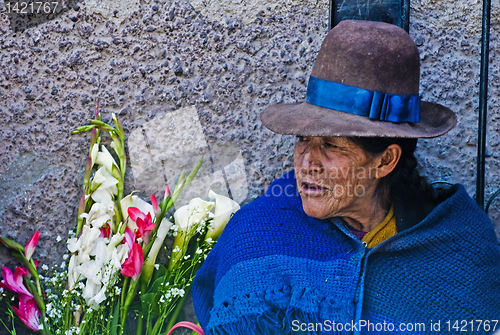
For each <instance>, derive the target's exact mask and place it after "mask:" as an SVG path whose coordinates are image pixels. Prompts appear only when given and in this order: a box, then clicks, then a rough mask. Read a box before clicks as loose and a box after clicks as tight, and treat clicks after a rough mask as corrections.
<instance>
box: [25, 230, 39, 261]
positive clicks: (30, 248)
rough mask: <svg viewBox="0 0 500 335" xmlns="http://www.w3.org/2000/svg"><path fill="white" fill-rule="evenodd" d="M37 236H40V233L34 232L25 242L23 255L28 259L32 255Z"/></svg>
mask: <svg viewBox="0 0 500 335" xmlns="http://www.w3.org/2000/svg"><path fill="white" fill-rule="evenodd" d="M39 238H40V233H39V232H35V233H34V234H33V236H31V239H30V240H29V241H28V243H26V245H25V246H24V256H25V257H26V258H27V259H30V258H31V256H33V253H34V252H35V248H36V245H37V243H38V239H39Z"/></svg>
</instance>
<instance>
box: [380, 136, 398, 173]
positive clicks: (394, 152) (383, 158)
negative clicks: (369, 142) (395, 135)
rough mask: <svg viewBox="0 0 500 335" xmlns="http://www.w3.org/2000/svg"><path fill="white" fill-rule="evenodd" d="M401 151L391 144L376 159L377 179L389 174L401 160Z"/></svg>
mask: <svg viewBox="0 0 500 335" xmlns="http://www.w3.org/2000/svg"><path fill="white" fill-rule="evenodd" d="M402 152H403V150H402V149H401V147H400V146H399V145H397V144H391V145H389V146H388V147H387V149H385V151H384V152H383V153H382V154H381V155H380V156H379V157H378V159H377V163H378V167H377V168H378V174H377V176H378V177H379V178H383V177H385V176H387V175H388V174H389V173H391V172H392V171H393V170H394V168H395V167H396V165H397V164H398V162H399V159H400V158H401V154H402Z"/></svg>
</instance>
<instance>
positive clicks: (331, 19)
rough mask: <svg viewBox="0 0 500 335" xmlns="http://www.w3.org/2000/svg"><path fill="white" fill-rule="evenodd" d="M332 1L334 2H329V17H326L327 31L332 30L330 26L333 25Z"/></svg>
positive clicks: (333, 9)
mask: <svg viewBox="0 0 500 335" xmlns="http://www.w3.org/2000/svg"><path fill="white" fill-rule="evenodd" d="M334 1H335V0H330V8H329V13H328V14H329V15H328V31H330V30H332V28H333V27H332V25H333V13H334V11H335V8H333V7H334Z"/></svg>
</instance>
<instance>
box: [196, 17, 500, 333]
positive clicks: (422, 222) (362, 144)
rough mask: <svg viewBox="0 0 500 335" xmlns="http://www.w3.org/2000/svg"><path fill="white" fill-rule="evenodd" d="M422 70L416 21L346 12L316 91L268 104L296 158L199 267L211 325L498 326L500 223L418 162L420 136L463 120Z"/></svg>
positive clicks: (332, 35)
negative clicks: (428, 91)
mask: <svg viewBox="0 0 500 335" xmlns="http://www.w3.org/2000/svg"><path fill="white" fill-rule="evenodd" d="M419 72H420V62H419V54H418V50H417V47H416V46H415V44H414V43H413V41H412V40H411V38H410V37H409V35H408V34H407V33H406V32H405V31H403V30H402V29H400V28H398V27H396V26H393V25H389V24H385V23H377V22H365V21H343V22H341V23H340V24H339V25H338V26H337V27H335V28H334V29H332V31H330V32H329V33H328V35H327V36H326V38H325V41H324V42H323V44H322V46H321V50H320V51H319V54H318V58H317V60H316V62H315V64H314V68H313V70H312V74H311V77H310V79H309V84H308V89H307V98H306V102H305V103H301V104H291V105H286V104H285V105H276V106H270V107H268V108H267V109H266V110H265V111H264V112H263V114H262V115H261V120H262V122H263V124H264V125H265V126H266V127H268V128H269V129H271V130H272V131H274V132H276V133H279V134H292V135H296V136H298V138H297V144H296V146H295V152H294V167H295V169H294V171H291V172H289V173H287V174H286V175H284V176H283V177H281V178H280V179H278V180H276V181H275V182H274V183H273V184H272V185H271V186H270V188H269V189H268V190H267V192H266V193H265V194H264V195H263V196H262V197H260V198H259V199H257V200H256V201H254V202H253V203H251V204H248V205H246V206H244V207H243V208H242V209H241V210H240V211H239V212H237V213H236V214H235V215H234V217H233V218H232V219H231V221H230V222H229V224H228V225H227V227H226V228H225V230H224V232H223V234H222V236H221V237H220V239H219V241H218V242H217V244H216V245H215V247H214V249H213V250H212V252H211V253H210V254H209V256H208V258H207V259H206V262H205V263H204V265H203V266H202V268H201V269H200V271H199V272H198V275H197V276H196V278H195V282H194V286H193V299H194V304H195V309H196V312H197V316H198V318H199V321H200V324H201V325H202V327H203V328H204V329H205V331H206V334H231V335H235V334H265V335H268V334H291V333H295V332H302V333H310V334H325V333H328V334H330V333H332V334H335V333H338V334H344V333H345V334H350V333H354V334H359V333H361V334H363V333H376V334H382V333H386V334H392V333H395V332H397V333H399V334H410V333H411V334H424V333H433V332H436V331H441V332H444V333H454V332H460V331H462V332H463V331H468V332H470V333H475V334H484V333H489V332H492V331H493V330H494V329H495V328H500V325H497V323H498V319H499V318H500V251H499V248H498V242H497V240H496V238H495V234H494V231H493V227H492V224H491V221H490V220H489V219H488V218H487V216H486V215H485V214H484V213H483V212H482V211H481V210H480V209H479V208H478V207H477V206H476V204H475V202H474V201H473V200H472V199H471V198H470V197H469V196H468V195H467V193H466V191H465V189H464V188H463V187H462V186H461V185H458V184H457V185H455V186H453V187H451V188H449V189H443V190H440V191H437V190H434V189H433V188H432V187H431V186H430V185H429V184H428V183H427V182H426V181H425V179H424V178H422V177H420V176H419V174H418V172H417V170H416V166H417V161H416V159H415V156H414V151H415V147H416V144H417V138H431V137H436V136H439V135H442V134H444V133H446V132H447V131H449V130H450V129H451V128H453V127H454V125H455V123H456V116H455V115H454V113H453V112H452V111H451V110H449V109H448V108H446V107H443V106H441V105H438V104H435V103H429V102H421V101H420V97H419V95H418V94H419V75H420V73H419ZM479 320H482V321H479Z"/></svg>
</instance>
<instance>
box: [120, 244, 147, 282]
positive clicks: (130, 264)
mask: <svg viewBox="0 0 500 335" xmlns="http://www.w3.org/2000/svg"><path fill="white" fill-rule="evenodd" d="M143 264H144V256H143V254H142V247H141V246H140V244H139V243H134V245H133V246H132V250H131V251H130V254H129V255H128V258H127V260H126V261H125V262H124V263H123V265H122V275H124V276H125V277H132V280H136V279H137V277H139V275H140V274H141V269H142V265H143Z"/></svg>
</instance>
